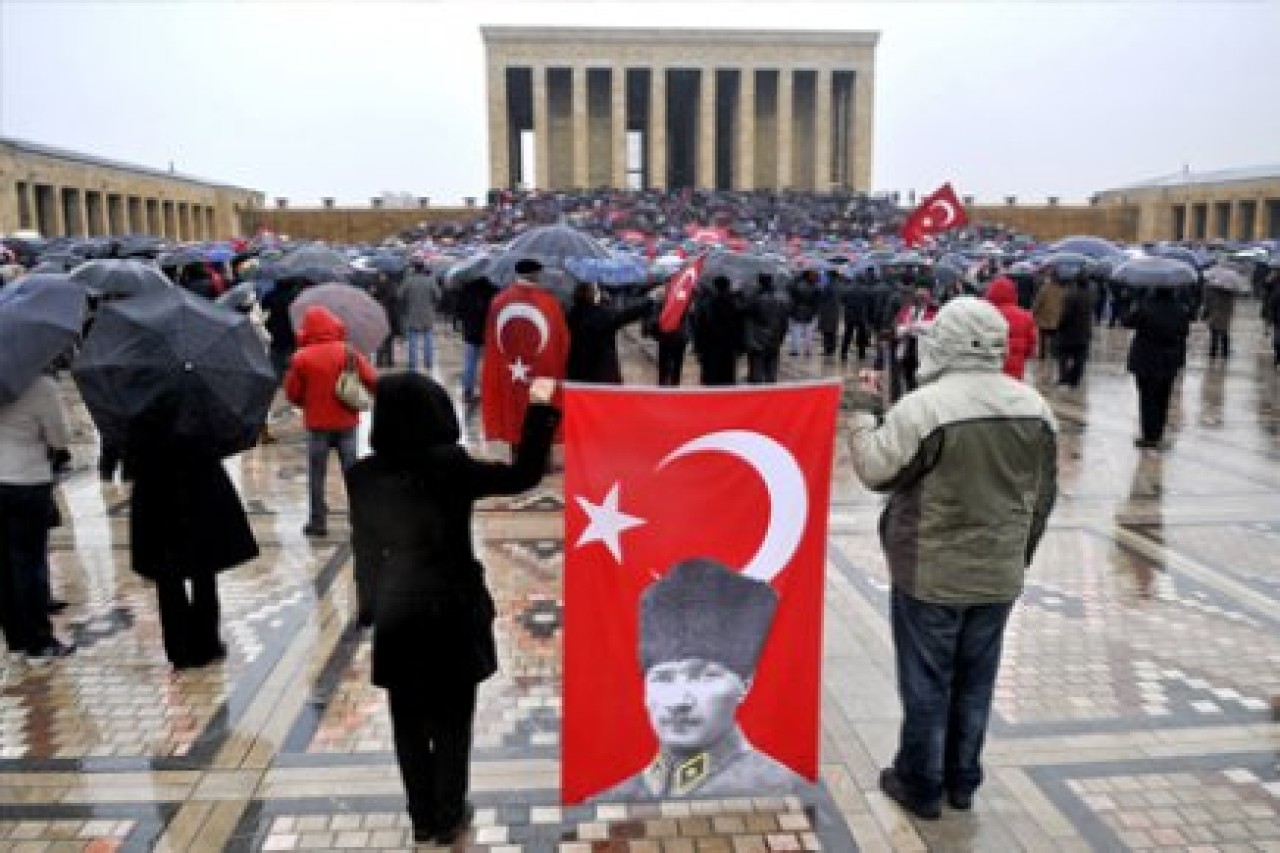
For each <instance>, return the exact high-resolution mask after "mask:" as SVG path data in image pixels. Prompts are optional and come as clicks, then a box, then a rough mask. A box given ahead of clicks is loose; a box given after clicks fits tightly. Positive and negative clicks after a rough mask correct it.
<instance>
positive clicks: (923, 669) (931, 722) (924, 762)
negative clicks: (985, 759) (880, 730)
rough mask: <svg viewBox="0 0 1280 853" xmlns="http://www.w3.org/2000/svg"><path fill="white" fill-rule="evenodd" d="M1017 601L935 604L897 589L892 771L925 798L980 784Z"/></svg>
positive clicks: (914, 796)
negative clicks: (897, 709) (1004, 643)
mask: <svg viewBox="0 0 1280 853" xmlns="http://www.w3.org/2000/svg"><path fill="white" fill-rule="evenodd" d="M1012 609H1013V602H1011V601H1010V602H1005V603H1001V604H971V605H945V604H929V603H928V602H924V601H920V600H919V599H916V598H912V597H911V596H909V595H907V594H906V593H904V592H901V591H900V590H898V589H896V588H895V589H894V590H893V598H892V606H891V610H892V619H893V645H894V649H895V650H896V653H897V654H896V657H897V666H898V695H899V697H900V698H901V700H902V733H901V736H900V738H899V741H898V754H897V757H895V758H894V760H893V766H894V769H895V770H896V771H897V773H898V777H899V778H900V779H901V780H902V782H903V785H904V786H905V787H906V789H907V793H908V796H910V797H911V798H912V799H913V800H915V801H916V802H919V803H933V802H937V801H938V799H939V798H940V797H941V795H942V791H943V788H944V786H945V787H946V790H948V791H952V792H956V793H962V794H972V793H973V791H974V790H975V789H977V787H978V786H979V785H981V784H982V764H981V760H980V759H981V756H982V743H983V740H984V739H985V737H986V733H987V719H988V717H989V716H990V715H991V698H992V694H993V693H994V690H995V683H996V673H997V672H998V671H999V669H1000V642H1001V640H1002V638H1003V637H1004V626H1005V623H1006V622H1007V621H1008V619H1009V612H1010V611H1011V610H1012Z"/></svg>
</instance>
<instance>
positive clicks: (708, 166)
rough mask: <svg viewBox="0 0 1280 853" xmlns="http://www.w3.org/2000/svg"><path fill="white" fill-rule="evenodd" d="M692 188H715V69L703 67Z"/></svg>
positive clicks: (699, 87) (699, 85) (699, 78)
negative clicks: (696, 170)
mask: <svg viewBox="0 0 1280 853" xmlns="http://www.w3.org/2000/svg"><path fill="white" fill-rule="evenodd" d="M693 183H694V186H696V187H700V188H703V189H708V190H710V189H715V186H716V69H715V68H714V67H712V66H709V65H706V66H703V68H702V70H701V71H700V72H699V73H698V175H697V178H696V179H695V180H694V182H693Z"/></svg>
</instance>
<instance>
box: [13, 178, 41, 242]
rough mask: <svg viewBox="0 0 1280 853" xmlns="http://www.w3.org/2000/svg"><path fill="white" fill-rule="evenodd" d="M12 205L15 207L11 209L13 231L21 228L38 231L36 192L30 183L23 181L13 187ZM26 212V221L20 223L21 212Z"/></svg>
mask: <svg viewBox="0 0 1280 853" xmlns="http://www.w3.org/2000/svg"><path fill="white" fill-rule="evenodd" d="M14 196H15V198H14V204H15V205H17V206H16V207H15V208H14V209H13V222H14V226H15V227H14V230H15V231H16V230H18V229H22V228H31V229H34V230H36V231H39V230H40V217H39V216H37V215H36V190H35V187H34V186H32V185H31V182H30V181H23V182H22V183H20V184H18V185H17V186H15V187H14ZM24 210H25V211H26V212H27V221H26V222H23V221H22V211H24Z"/></svg>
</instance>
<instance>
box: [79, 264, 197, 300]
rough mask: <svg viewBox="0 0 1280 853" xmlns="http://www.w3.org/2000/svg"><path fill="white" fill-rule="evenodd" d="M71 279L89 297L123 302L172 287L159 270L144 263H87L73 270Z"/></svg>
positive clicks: (152, 265) (171, 283)
mask: <svg viewBox="0 0 1280 853" xmlns="http://www.w3.org/2000/svg"><path fill="white" fill-rule="evenodd" d="M71 280H72V281H73V282H76V283H77V284H79V285H80V286H81V287H83V288H84V289H85V291H86V292H88V294H89V295H90V296H94V297H100V298H105V299H123V298H125V297H128V296H138V295H140V294H143V293H152V292H154V291H157V290H168V289H169V288H171V287H173V282H171V281H169V279H168V277H167V276H165V274H164V273H162V272H160V268H159V267H157V266H155V265H154V264H149V263H145V262H143V261H131V260H130V261H113V260H102V261H89V262H87V263H84V264H81V265H80V266H78V267H76V269H75V271H74V272H72V273H71Z"/></svg>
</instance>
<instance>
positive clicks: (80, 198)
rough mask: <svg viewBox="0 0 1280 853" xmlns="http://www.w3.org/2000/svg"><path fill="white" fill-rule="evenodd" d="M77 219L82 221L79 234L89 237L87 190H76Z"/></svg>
mask: <svg viewBox="0 0 1280 853" xmlns="http://www.w3.org/2000/svg"><path fill="white" fill-rule="evenodd" d="M75 206H76V217H77V218H78V219H79V220H80V223H79V228H78V229H77V230H78V231H79V234H80V236H81V237H89V236H91V235H90V232H89V193H88V192H87V191H86V190H83V189H78V190H76V200H75Z"/></svg>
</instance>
